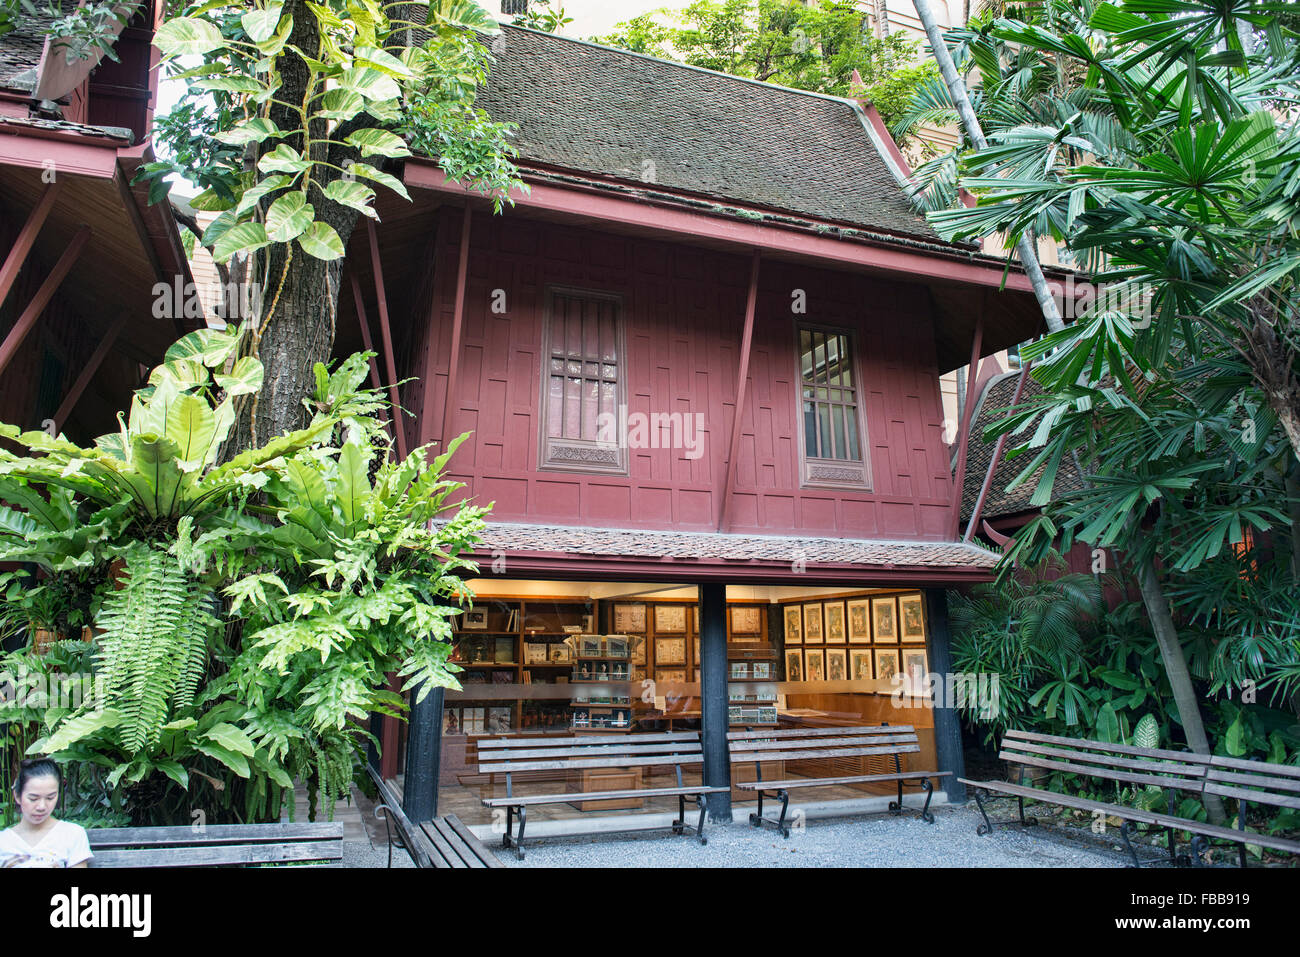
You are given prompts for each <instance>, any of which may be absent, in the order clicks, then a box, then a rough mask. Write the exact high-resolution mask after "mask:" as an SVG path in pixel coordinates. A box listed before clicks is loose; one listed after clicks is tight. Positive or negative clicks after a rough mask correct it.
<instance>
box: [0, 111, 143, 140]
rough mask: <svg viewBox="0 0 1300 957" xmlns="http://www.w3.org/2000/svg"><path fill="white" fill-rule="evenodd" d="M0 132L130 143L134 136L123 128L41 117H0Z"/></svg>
mask: <svg viewBox="0 0 1300 957" xmlns="http://www.w3.org/2000/svg"><path fill="white" fill-rule="evenodd" d="M0 127H4V129H3V130H0V132H5V133H11V132H17V131H19V130H44V131H46V132H49V133H78V134H80V135H82V136H95V137H105V138H107V139H110V140H121V141H122V142H123V143H130V142H131V140H133V139H134V138H135V134H134V133H132V132H131V131H130V130H129V129H127V128H126V127H123V126H90V125H89V124H86V123H73V122H71V121H69V120H49V119H42V118H41V117H35V116H32V117H17V116H0Z"/></svg>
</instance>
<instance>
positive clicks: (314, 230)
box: [298, 220, 343, 261]
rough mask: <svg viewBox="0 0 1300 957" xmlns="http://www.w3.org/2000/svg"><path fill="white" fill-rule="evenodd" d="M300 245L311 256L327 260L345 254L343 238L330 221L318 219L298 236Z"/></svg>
mask: <svg viewBox="0 0 1300 957" xmlns="http://www.w3.org/2000/svg"><path fill="white" fill-rule="evenodd" d="M298 245H299V246H301V247H302V250H303V252H305V253H307V255H309V256H314V257H316V258H317V259H324V260H326V261H328V260H332V259H339V258H341V257H342V256H343V240H341V239H339V234H338V233H336V232H335V231H334V227H333V226H331V225H329V224H328V223H324V222H321V221H320V220H317V221H316V222H314V223H312V224H311V225H310V226H309V227H307V229H306V231H305V232H303V234H302V235H301V236H299V237H298Z"/></svg>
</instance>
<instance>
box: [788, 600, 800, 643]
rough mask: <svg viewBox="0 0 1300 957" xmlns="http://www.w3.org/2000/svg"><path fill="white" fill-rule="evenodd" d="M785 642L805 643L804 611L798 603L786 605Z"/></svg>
mask: <svg viewBox="0 0 1300 957" xmlns="http://www.w3.org/2000/svg"><path fill="white" fill-rule="evenodd" d="M785 643H786V644H787V645H801V644H803V611H802V609H800V607H799V606H798V605H786V606H785Z"/></svg>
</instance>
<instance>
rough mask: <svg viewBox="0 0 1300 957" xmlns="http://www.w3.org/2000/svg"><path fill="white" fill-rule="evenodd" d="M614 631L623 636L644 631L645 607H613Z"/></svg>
mask: <svg viewBox="0 0 1300 957" xmlns="http://www.w3.org/2000/svg"><path fill="white" fill-rule="evenodd" d="M614 630H615V631H619V632H622V633H624V634H627V633H629V632H631V633H634V634H639V633H641V632H643V631H645V605H615V606H614Z"/></svg>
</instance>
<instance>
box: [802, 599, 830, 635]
mask: <svg viewBox="0 0 1300 957" xmlns="http://www.w3.org/2000/svg"><path fill="white" fill-rule="evenodd" d="M803 639H804V642H805V643H807V644H810V645H820V644H821V643H822V642H823V641H825V640H826V636H825V635H824V634H823V632H822V606H821V603H820V602H818V603H817V604H815V605H804V606H803Z"/></svg>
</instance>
